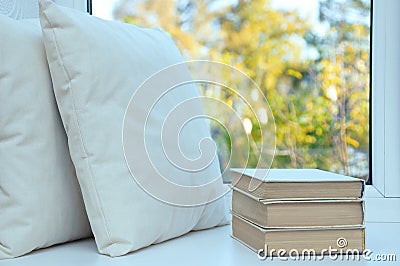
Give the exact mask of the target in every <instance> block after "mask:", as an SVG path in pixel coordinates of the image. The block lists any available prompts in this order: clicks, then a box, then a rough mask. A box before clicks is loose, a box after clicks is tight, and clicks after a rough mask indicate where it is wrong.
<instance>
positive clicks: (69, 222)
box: [0, 15, 91, 259]
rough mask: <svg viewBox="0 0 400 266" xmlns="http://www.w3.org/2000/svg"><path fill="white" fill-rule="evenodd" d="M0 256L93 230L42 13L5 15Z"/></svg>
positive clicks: (0, 20)
mask: <svg viewBox="0 0 400 266" xmlns="http://www.w3.org/2000/svg"><path fill="white" fill-rule="evenodd" d="M0 36H1V42H0V62H1V63H0V259H5V258H13V257H17V256H20V255H23V254H26V253H28V252H30V251H32V250H34V249H38V248H42V247H48V246H51V245H54V244H58V243H63V242H66V241H70V240H76V239H79V238H84V237H88V236H90V235H91V230H90V226H89V222H88V219H87V216H86V212H85V209H84V204H83V199H82V195H81V192H80V188H79V184H78V181H77V179H76V175H75V169H74V167H73V164H72V162H71V158H70V155H69V150H68V145H67V136H66V134H65V131H64V128H63V125H62V123H61V118H60V115H59V113H58V109H57V105H56V102H55V98H54V94H53V88H52V83H51V78H50V72H49V68H48V64H47V60H46V54H45V50H44V46H43V39H42V32H41V29H40V24H39V20H21V21H19V20H18V21H17V20H13V19H10V18H8V17H6V16H3V15H0Z"/></svg>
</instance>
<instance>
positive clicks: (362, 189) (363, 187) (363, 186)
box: [360, 180, 365, 198]
mask: <svg viewBox="0 0 400 266" xmlns="http://www.w3.org/2000/svg"><path fill="white" fill-rule="evenodd" d="M364 191H365V181H364V180H362V181H361V194H360V198H362V197H363V196H364Z"/></svg>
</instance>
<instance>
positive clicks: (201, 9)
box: [93, 0, 371, 179]
mask: <svg viewBox="0 0 400 266" xmlns="http://www.w3.org/2000/svg"><path fill="white" fill-rule="evenodd" d="M160 2H161V1H160V0H146V1H140V0H122V1H99V0H93V14H94V15H97V16H100V17H103V18H107V19H117V20H121V21H125V22H128V23H134V24H136V25H140V26H161V27H163V28H164V29H165V30H166V31H168V32H169V33H170V34H171V35H172V37H173V38H174V40H175V41H176V43H177V45H178V46H179V48H180V49H181V51H182V52H183V54H184V56H185V58H187V59H208V60H215V61H219V62H224V63H226V64H229V65H232V66H234V67H236V68H238V69H239V70H241V71H243V72H244V73H246V74H248V75H249V76H250V77H251V78H252V79H253V80H255V81H256V83H257V84H258V86H259V87H260V89H261V90H262V91H263V93H264V94H265V95H266V97H267V99H268V101H269V104H270V106H271V109H272V112H273V115H274V118H275V123H276V152H275V158H274V161H273V165H272V167H275V168H319V169H325V170H329V171H334V172H338V173H344V174H348V175H352V176H356V177H359V178H363V179H367V178H368V176H369V151H370V149H369V145H370V139H369V130H370V127H369V125H370V123H369V112H370V104H369V101H370V86H369V85H370V13H371V11H370V10H371V2H370V0H311V1H307V3H306V4H305V3H304V2H302V1H292V0H286V1H279V0H253V1H244V0H232V1H209V0H200V1H191V0H163V1H162V2H163V3H162V4H160ZM214 97H222V100H224V101H228V99H229V96H227V95H226V94H224V95H223V96H221V94H219V95H215V94H214ZM206 112H207V111H206ZM246 123H247V128H248V130H250V131H249V137H250V138H252V140H253V141H254V142H255V143H257V141H259V139H258V138H259V132H258V128H257V126H256V125H255V123H254V121H253V120H252V118H251V117H249V119H248V120H245V121H243V124H244V126H246ZM212 131H213V132H214V139H215V140H216V141H217V145H218V146H219V148H220V149H221V150H224V149H226V147H229V145H231V144H232V143H231V142H232V141H241V140H238V139H235V140H234V139H230V138H229V136H226V135H224V134H226V132H224V131H223V130H221V128H218V126H217V125H215V126H214V128H213V130H212ZM267 152H268V153H269V154H270V153H271V151H268V150H267ZM227 155H229V151H227V152H226V151H225V152H222V153H221V154H220V160H221V163H222V164H223V163H224V162H226V161H227V158H226V157H227ZM242 157H243V156H241V155H240V153H235V155H232V162H231V165H230V166H234V167H243V165H241V162H242V161H243V158H242ZM255 165H256V158H250V161H249V164H248V166H249V167H252V166H255Z"/></svg>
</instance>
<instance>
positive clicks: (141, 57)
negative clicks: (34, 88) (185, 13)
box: [39, 0, 227, 256]
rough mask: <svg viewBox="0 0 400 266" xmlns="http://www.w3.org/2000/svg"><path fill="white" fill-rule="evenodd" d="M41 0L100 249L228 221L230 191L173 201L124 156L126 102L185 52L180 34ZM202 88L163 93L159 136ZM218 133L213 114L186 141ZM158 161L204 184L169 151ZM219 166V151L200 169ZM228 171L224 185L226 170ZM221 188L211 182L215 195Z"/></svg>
mask: <svg viewBox="0 0 400 266" xmlns="http://www.w3.org/2000/svg"><path fill="white" fill-rule="evenodd" d="M39 4H40V21H41V25H42V31H43V36H44V42H45V47H46V53H47V58H48V62H49V66H50V71H51V75H52V79H53V83H54V90H55V95H56V99H57V102H58V105H59V109H60V113H61V117H62V119H63V123H64V126H65V128H66V131H67V135H68V140H69V147H70V153H71V157H72V160H73V162H74V165H75V168H76V170H77V176H78V179H79V183H80V185H81V190H82V193H83V198H84V201H85V205H86V209H87V213H88V217H89V220H90V223H91V226H92V230H93V233H94V236H95V239H96V244H97V247H98V250H99V252H100V253H102V254H106V255H110V256H120V255H123V254H126V253H128V252H131V251H134V250H137V249H140V248H142V247H145V246H148V245H151V244H154V243H158V242H162V241H165V240H167V239H171V238H174V237H177V236H180V235H183V234H185V233H187V232H189V231H191V230H199V229H205V228H210V227H214V226H218V225H223V224H226V223H227V213H226V209H225V203H224V199H223V198H221V199H219V200H216V201H213V202H212V203H209V204H205V205H200V206H196V207H179V206H173V205H171V204H167V203H164V202H162V201H159V200H157V199H155V198H154V197H152V196H151V195H149V194H147V193H146V192H145V191H144V190H143V189H142V188H141V187H140V186H139V185H138V183H137V182H135V179H134V178H133V177H132V175H131V174H130V172H129V168H128V165H127V163H126V161H125V157H124V149H123V144H122V143H123V140H122V129H123V120H124V113H125V110H126V108H127V106H128V103H129V100H130V98H131V96H132V94H133V93H134V92H135V91H136V89H137V88H138V87H139V85H140V84H142V82H144V81H145V80H146V79H147V78H149V77H150V76H151V75H153V74H154V73H156V72H157V71H159V70H161V69H163V68H165V67H167V66H170V65H172V64H176V63H178V62H182V61H183V59H182V57H181V55H180V53H179V51H178V49H177V47H176V46H175V44H174V43H173V41H172V39H171V38H170V37H169V36H168V35H167V34H166V33H164V32H163V31H161V30H158V29H145V28H139V27H136V26H133V25H129V24H124V23H120V22H115V21H105V20H102V19H99V18H96V17H92V16H90V15H88V14H85V13H82V12H79V11H76V10H72V9H68V8H64V7H60V6H57V5H56V4H54V3H52V2H51V1H46V0H43V1H40V2H39ZM197 93H198V92H197V90H196V88H195V87H194V86H193V87H192V88H191V89H189V90H186V92H185V93H182V94H179V93H175V94H174V93H172V94H171V95H169V94H168V95H165V97H163V99H162V100H163V101H161V102H160V104H159V105H158V107H157V108H155V109H154V114H153V115H150V116H149V119H148V121H149V132H150V133H149V138H150V142H152V141H156V139H157V138H158V137H159V135H158V134H157V133H156V131H157V127H158V126H159V125H160V124H161V123H162V121H163V120H164V119H165V117H166V115H167V113H168V112H167V111H166V109H168V108H167V107H171V106H174V105H178V104H179V103H181V102H182V101H184V100H185V99H189V98H192V97H195V96H196V95H197ZM138 104H139V106H138V109H139V110H148V109H149V106H147V105H146V102H145V101H144V102H143V103H140V102H139V103H138ZM197 105H198V106H201V103H200V102H198V103H197ZM134 124H135V121H134V122H133V125H134ZM141 126H142V125H141V124H140V121H137V128H135V127H134V126H133V127H132V128H131V131H129V135H130V136H131V137H132V138H133V142H135V141H140V139H138V137H137V139H135V136H138V134H137V133H138V132H139V131H140V130H141V129H142V128H141ZM209 134H210V133H209V128H208V125H207V123H206V122H205V121H204V120H200V121H198V122H195V123H194V124H193V126H192V127H191V128H189V129H187V130H185V132H183V133H182V134H181V136H180V137H181V139H182V142H181V144H182V149H183V150H186V151H189V152H190V151H193V150H197V151H198V140H201V139H202V138H204V137H209ZM175 137H176V136H175ZM160 148H161V147H160V146H158V145H154V144H153V145H150V150H149V153H152V154H156V155H157V149H160ZM138 152H141V151H138ZM136 156H137V157H140V156H146V154H141V153H140V154H136ZM139 164H140V162H139ZM155 164H156V167H160V169H162V171H164V172H167V171H169V170H171V172H174V173H175V172H176V180H181V181H182V180H183V182H184V183H185V185H189V186H190V185H192V184H198V183H196V182H198V181H199V180H197V179H196V180H192V178H191V177H192V176H191V175H189V174H187V173H186V174H185V173H184V172H179V171H175V170H176V169H174V167H173V166H171V164H170V162H168V160H167V159H166V158H163V157H162V156H160V158H158V159H157V160H156V161H155ZM150 170H151V169H149V171H148V172H147V173H146V171H142V172H140V178H141V179H142V180H143V179H144V180H150V179H151V178H152V176H151V173H152V171H150ZM218 175H220V170H219V164H218V161H217V160H214V161H213V163H212V164H211V165H210V166H209V167H207V169H205V170H204V171H199V172H198V173H197V174H196V177H199V178H202V180H203V181H205V180H208V179H209V177H211V176H212V177H215V176H218ZM136 177H137V176H136ZM215 180H217V179H215ZM219 181H220V188H221V190H223V184H222V179H221V178H220V180H219ZM200 183H202V182H200ZM202 184H203V183H202ZM214 192H215V191H209V194H210V196H211V195H212V193H214ZM193 196H195V195H193Z"/></svg>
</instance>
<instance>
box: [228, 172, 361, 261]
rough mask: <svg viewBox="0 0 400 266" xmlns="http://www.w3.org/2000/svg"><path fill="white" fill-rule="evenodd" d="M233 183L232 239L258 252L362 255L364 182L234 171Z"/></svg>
mask: <svg viewBox="0 0 400 266" xmlns="http://www.w3.org/2000/svg"><path fill="white" fill-rule="evenodd" d="M232 185H233V194H232V215H233V217H232V236H233V238H235V239H237V240H239V241H240V242H242V243H243V244H245V245H247V246H248V247H250V248H251V249H253V250H254V251H256V252H260V251H262V252H263V253H264V254H265V256H276V255H277V252H278V251H279V250H281V251H280V254H278V255H279V256H282V255H283V256H285V254H286V256H288V255H289V252H291V251H292V252H293V250H295V251H297V252H298V253H299V254H302V252H303V251H304V250H312V251H313V252H315V254H316V255H329V254H328V253H346V252H347V251H348V250H352V251H353V252H354V251H358V252H360V254H362V251H363V250H364V245H365V240H364V238H365V237H364V235H365V229H364V201H363V200H362V196H363V192H364V181H363V180H361V179H357V178H352V177H348V176H343V175H339V174H334V173H331V172H325V171H321V170H315V169H288V170H283V169H282V170H281V169H271V170H266V169H232ZM285 251H286V252H285Z"/></svg>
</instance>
